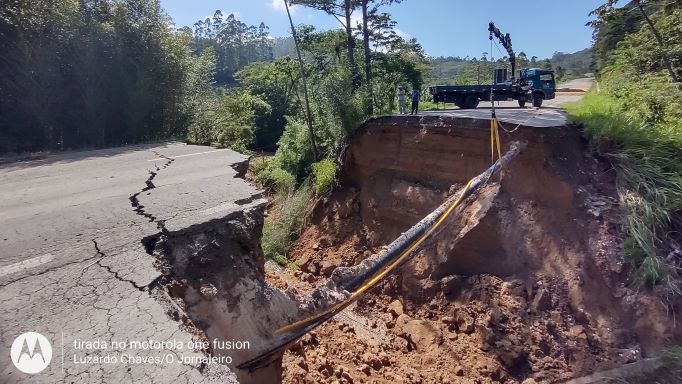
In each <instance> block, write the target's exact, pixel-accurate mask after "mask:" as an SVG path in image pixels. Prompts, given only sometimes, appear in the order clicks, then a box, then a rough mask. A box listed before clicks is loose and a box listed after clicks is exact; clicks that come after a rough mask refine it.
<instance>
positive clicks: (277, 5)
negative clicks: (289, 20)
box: [270, 0, 298, 14]
mask: <svg viewBox="0 0 682 384" xmlns="http://www.w3.org/2000/svg"><path fill="white" fill-rule="evenodd" d="M284 1H285V0H272V1H270V7H272V9H274V10H275V11H279V12H286V11H287V9H286V7H285V6H284ZM297 10H298V6H297V5H289V11H290V12H291V13H292V14H294V13H296V11H297Z"/></svg>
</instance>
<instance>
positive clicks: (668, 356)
mask: <svg viewBox="0 0 682 384" xmlns="http://www.w3.org/2000/svg"><path fill="white" fill-rule="evenodd" d="M661 357H662V358H663V363H664V364H665V365H666V366H667V367H682V346H680V345H675V346H671V347H668V348H665V349H664V350H663V351H662V352H661Z"/></svg>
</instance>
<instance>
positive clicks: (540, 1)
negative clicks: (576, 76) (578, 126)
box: [161, 0, 603, 58]
mask: <svg viewBox="0 0 682 384" xmlns="http://www.w3.org/2000/svg"><path fill="white" fill-rule="evenodd" d="M282 1H283V0H193V1H192V0H161V4H162V6H163V8H164V9H165V10H166V11H167V12H168V13H169V14H170V16H171V17H172V18H173V20H174V21H175V23H176V25H177V26H178V27H182V26H186V25H188V26H191V25H192V24H194V23H195V22H196V21H197V20H199V19H203V18H205V17H206V16H209V15H212V14H213V12H214V11H215V10H216V9H220V10H222V11H223V13H225V14H229V13H234V14H235V15H236V16H237V18H238V19H239V20H241V21H243V22H245V23H247V24H250V25H251V24H253V25H258V24H260V22H261V21H262V22H265V24H266V25H268V26H269V27H270V32H271V34H272V35H273V36H287V35H288V34H289V29H288V20H287V18H286V12H285V10H284V7H283V4H282ZM601 3H603V0H525V1H523V2H516V1H514V2H512V1H509V0H404V2H403V3H402V4H396V5H392V6H389V7H385V8H384V9H385V11H386V12H389V13H391V14H392V15H393V18H394V19H395V20H396V21H397V22H398V28H399V29H400V31H401V33H403V34H404V35H405V36H407V37H415V38H417V40H419V42H420V43H421V44H422V46H423V47H424V49H425V50H426V53H427V54H428V55H430V56H461V57H465V56H479V57H480V55H481V53H482V52H484V51H490V42H489V41H488V32H487V27H488V22H490V21H494V22H495V24H497V25H498V27H499V28H500V29H501V30H502V31H503V32H504V33H510V34H511V37H512V42H513V46H514V49H515V51H517V52H521V51H524V52H526V54H527V55H528V56H529V57H530V56H538V57H540V58H544V57H549V56H551V55H552V53H554V52H555V51H560V52H575V51H578V50H581V49H583V48H587V47H589V46H590V45H591V41H592V31H591V29H590V28H589V27H586V26H585V23H586V22H587V21H588V20H589V18H588V16H587V15H588V13H589V12H590V11H591V10H592V9H594V8H596V7H597V6H599V5H600V4H601ZM358 16H359V15H358ZM293 17H294V22H295V23H296V24H301V23H305V24H312V25H314V26H316V27H318V28H320V29H329V28H337V27H338V26H339V24H338V22H337V21H336V20H335V19H334V18H333V17H331V16H328V15H326V14H324V13H321V12H317V11H314V10H311V9H309V8H302V7H294V12H293ZM493 54H494V56H495V57H499V56H500V53H499V52H498V51H497V50H496V49H494V51H493Z"/></svg>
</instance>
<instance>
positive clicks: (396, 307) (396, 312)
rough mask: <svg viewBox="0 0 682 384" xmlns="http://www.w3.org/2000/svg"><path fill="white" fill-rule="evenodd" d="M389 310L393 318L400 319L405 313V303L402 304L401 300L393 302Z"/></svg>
mask: <svg viewBox="0 0 682 384" xmlns="http://www.w3.org/2000/svg"><path fill="white" fill-rule="evenodd" d="M388 310H389V312H391V315H393V317H398V316H400V315H402V314H403V313H405V311H404V309H403V303H401V302H400V301H399V300H393V301H392V302H391V304H389V305H388Z"/></svg>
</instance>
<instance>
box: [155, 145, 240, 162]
mask: <svg viewBox="0 0 682 384" xmlns="http://www.w3.org/2000/svg"><path fill="white" fill-rule="evenodd" d="M224 151H229V149H227V148H225V149H216V150H215V151H206V152H198V153H188V154H186V155H179V156H168V158H169V159H179V158H181V157H189V156H198V155H205V154H208V153H216V152H224ZM159 160H163V159H159V158H156V159H151V160H147V161H159Z"/></svg>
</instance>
